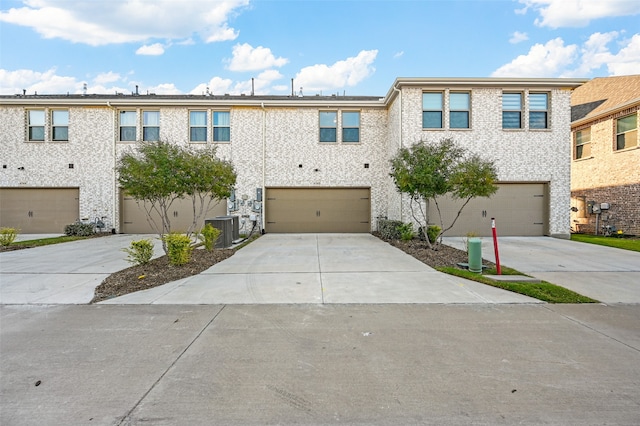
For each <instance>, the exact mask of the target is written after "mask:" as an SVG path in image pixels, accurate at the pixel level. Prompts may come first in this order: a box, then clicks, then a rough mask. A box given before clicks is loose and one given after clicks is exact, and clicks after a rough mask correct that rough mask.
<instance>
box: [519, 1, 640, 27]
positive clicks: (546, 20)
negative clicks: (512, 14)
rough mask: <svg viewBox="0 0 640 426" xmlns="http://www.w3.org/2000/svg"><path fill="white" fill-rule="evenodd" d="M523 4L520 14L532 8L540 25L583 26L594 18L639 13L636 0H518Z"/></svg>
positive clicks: (536, 22)
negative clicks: (538, 15) (537, 16)
mask: <svg viewBox="0 0 640 426" xmlns="http://www.w3.org/2000/svg"><path fill="white" fill-rule="evenodd" d="M518 1H519V2H520V3H522V4H524V5H525V7H524V8H523V9H519V10H516V13H518V14H521V13H525V12H527V11H528V10H529V9H533V10H535V11H536V12H538V13H539V14H540V17H539V18H536V20H535V24H536V25H538V26H540V27H551V28H559V27H584V26H586V25H588V24H589V22H591V21H592V20H594V19H600V18H608V17H615V16H633V15H637V14H639V13H640V7H638V2H637V1H636V0H518Z"/></svg>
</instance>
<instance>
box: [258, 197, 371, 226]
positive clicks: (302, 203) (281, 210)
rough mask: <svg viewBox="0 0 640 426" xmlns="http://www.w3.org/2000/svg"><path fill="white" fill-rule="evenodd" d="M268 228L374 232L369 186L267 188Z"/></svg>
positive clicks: (266, 224) (266, 211)
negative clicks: (372, 228) (372, 230)
mask: <svg viewBox="0 0 640 426" xmlns="http://www.w3.org/2000/svg"><path fill="white" fill-rule="evenodd" d="M265 215H266V217H265V222H266V223H265V230H266V232H274V233H287V232H290V233H298V232H317V233H322V232H371V223H370V222H371V219H370V216H371V190H370V189H369V188H267V190H266V203H265Z"/></svg>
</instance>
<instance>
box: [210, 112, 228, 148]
mask: <svg viewBox="0 0 640 426" xmlns="http://www.w3.org/2000/svg"><path fill="white" fill-rule="evenodd" d="M230 115H231V114H230V113H229V111H214V112H213V141H214V142H230V141H231V121H230Z"/></svg>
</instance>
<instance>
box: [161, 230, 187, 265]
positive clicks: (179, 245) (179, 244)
mask: <svg viewBox="0 0 640 426" xmlns="http://www.w3.org/2000/svg"><path fill="white" fill-rule="evenodd" d="M164 242H165V244H166V245H167V257H169V263H170V264H172V265H174V266H182V265H186V264H187V263H189V260H191V251H192V250H193V246H192V245H191V238H189V237H187V236H186V235H184V234H179V233H177V232H171V233H169V234H166V235H165V236H164Z"/></svg>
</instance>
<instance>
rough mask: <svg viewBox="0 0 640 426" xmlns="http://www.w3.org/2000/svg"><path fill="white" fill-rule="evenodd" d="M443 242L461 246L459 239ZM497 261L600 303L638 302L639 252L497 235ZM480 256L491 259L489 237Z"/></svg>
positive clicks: (639, 292) (484, 240)
mask: <svg viewBox="0 0 640 426" xmlns="http://www.w3.org/2000/svg"><path fill="white" fill-rule="evenodd" d="M444 243H445V244H447V245H450V246H452V247H456V248H463V247H464V241H463V239H462V238H453V237H452V238H445V239H444ZM498 249H499V257H500V262H501V264H503V265H507V266H510V267H512V268H515V269H517V270H518V271H520V272H522V273H525V274H527V275H531V276H534V277H536V278H540V279H541V280H544V281H548V282H551V283H554V284H558V285H560V286H562V287H565V288H568V289H571V290H573V291H575V292H577V293H580V294H583V295H585V296H588V297H591V298H593V299H596V300H599V301H601V302H604V303H640V252H634V251H629V250H621V249H617V248H612V247H604V246H598V245H595V244H587V243H579V242H575V241H569V240H560V239H557V238H550V237H499V238H498ZM482 257H483V258H484V259H487V260H490V261H492V262H494V261H495V255H494V248H493V240H492V239H491V238H483V239H482Z"/></svg>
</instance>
